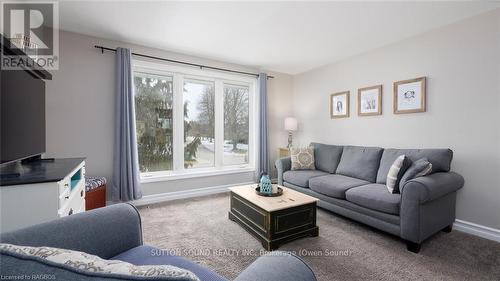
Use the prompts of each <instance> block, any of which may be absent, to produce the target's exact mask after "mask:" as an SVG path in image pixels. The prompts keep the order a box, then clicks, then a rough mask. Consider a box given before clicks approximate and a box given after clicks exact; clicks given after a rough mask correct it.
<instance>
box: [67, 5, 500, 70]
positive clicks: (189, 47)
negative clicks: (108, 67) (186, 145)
mask: <svg viewBox="0 0 500 281" xmlns="http://www.w3.org/2000/svg"><path fill="white" fill-rule="evenodd" d="M499 4H500V2H491V1H480V2H479V1H478V2H449V1H448V2H378V3H376V2H371V1H370V2H206V1H205V2H158V1H156V2H144V1H127V2H119V1H112V2H102V1H100V2H96V1H92V2H90V1H67V2H66V1H65V2H60V6H59V9H60V27H61V29H63V30H68V31H73V32H78V33H83V34H87V35H92V36H96V37H102V38H107V39H112V40H118V41H123V42H129V43H135V44H139V45H144V46H148V47H153V48H159V49H164V50H168V51H173V52H178V53H183V54H188V55H194V56H199V57H203V58H209V59H214V60H219V61H224V62H228V63H236V64H241V65H245V66H249V67H254V68H260V69H265V70H270V71H278V72H283V73H288V74H297V73H301V72H304V71H307V70H310V69H313V68H316V67H319V66H322V65H325V64H329V63H332V62H335V61H338V60H342V59H345V58H347V57H350V56H353V55H356V54H360V53H363V52H366V51H369V50H371V49H374V48H378V47H381V46H384V45H387V44H390V43H393V42H397V41H400V40H403V39H405V38H408V37H411V36H414V35H416V34H419V33H423V32H426V31H428V30H431V29H435V28H438V27H441V26H443V25H446V24H449V23H452V22H456V21H459V20H461V19H464V18H467V17H471V16H474V15H477V14H480V13H483V12H486V11H488V10H492V9H495V8H497V7H499V6H500V5H499Z"/></svg>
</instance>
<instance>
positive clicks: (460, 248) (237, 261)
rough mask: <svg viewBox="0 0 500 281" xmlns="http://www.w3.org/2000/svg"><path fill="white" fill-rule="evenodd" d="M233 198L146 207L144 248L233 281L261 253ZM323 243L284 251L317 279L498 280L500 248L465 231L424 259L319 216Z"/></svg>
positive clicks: (302, 243) (426, 247) (436, 241)
mask: <svg viewBox="0 0 500 281" xmlns="http://www.w3.org/2000/svg"><path fill="white" fill-rule="evenodd" d="M228 209H229V195H228V194H219V195H214V196H207V197H200V198H195V199H183V200H176V201H171V202H166V203H162V204H157V205H151V206H148V207H141V208H140V213H141V215H142V221H143V231H144V240H145V243H146V244H149V245H153V246H157V247H159V248H162V249H169V250H171V251H173V252H174V251H175V253H177V254H180V255H182V256H185V257H188V258H190V259H192V260H194V261H196V262H198V263H200V264H203V265H205V266H207V267H209V268H211V269H213V270H215V271H216V272H217V273H219V274H220V275H222V276H224V277H226V278H228V279H233V278H235V277H236V276H237V275H238V273H239V272H241V271H243V269H244V268H246V267H247V266H248V265H249V264H250V263H252V261H254V260H255V259H256V258H257V257H258V255H260V254H261V251H263V249H262V247H261V244H260V243H259V242H258V241H257V240H256V239H254V238H253V237H252V236H251V235H250V234H248V233H247V232H246V231H245V230H243V229H242V228H241V227H240V226H239V225H237V224H236V223H234V222H232V221H230V220H229V219H228V216H227V212H228ZM318 225H319V237H311V238H303V239H299V240H296V241H294V242H290V243H288V244H285V245H283V246H282V247H280V250H285V251H295V252H296V253H298V254H299V255H301V256H302V257H303V259H304V260H305V261H306V262H307V263H308V264H309V265H310V266H311V267H312V268H313V270H314V272H315V273H316V276H317V277H318V280H321V281H330V280H500V243H495V242H492V241H489V240H486V239H482V238H478V237H475V236H471V235H468V234H465V233H462V232H459V231H452V232H451V233H439V234H437V235H436V236H434V237H432V238H430V239H429V240H428V241H426V243H424V244H423V246H422V250H421V251H420V253H419V254H413V253H411V252H408V251H407V250H406V246H405V244H404V242H402V241H401V240H400V239H399V238H397V237H394V236H391V235H388V234H385V233H383V232H380V231H377V230H375V229H373V228H371V227H368V226H365V225H362V224H360V223H357V222H354V221H351V220H349V219H346V218H343V217H340V216H337V215H334V214H332V213H329V212H327V211H323V210H321V209H320V210H319V211H318Z"/></svg>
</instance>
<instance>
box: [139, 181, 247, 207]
mask: <svg viewBox="0 0 500 281" xmlns="http://www.w3.org/2000/svg"><path fill="white" fill-rule="evenodd" d="M252 183H253V182H245V183H237V184H226V185H219V186H212V187H204V188H196V189H189V190H181V191H174V192H167V193H160V194H154V195H146V196H144V197H142V198H141V199H138V200H134V201H131V202H130V203H132V204H133V205H134V206H144V205H149V204H155V203H161V202H166V201H171V200H177V199H186V198H193V197H200V196H207V195H212V194H218V193H223V192H227V191H228V190H229V188H230V187H233V186H238V185H247V184H252Z"/></svg>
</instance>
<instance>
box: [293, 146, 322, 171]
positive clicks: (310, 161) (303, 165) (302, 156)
mask: <svg viewBox="0 0 500 281" xmlns="http://www.w3.org/2000/svg"><path fill="white" fill-rule="evenodd" d="M290 158H291V161H292V168H291V169H292V170H315V169H316V168H315V166H314V148H313V147H306V148H293V147H292V148H290Z"/></svg>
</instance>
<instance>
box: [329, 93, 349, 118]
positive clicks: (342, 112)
mask: <svg viewBox="0 0 500 281" xmlns="http://www.w3.org/2000/svg"><path fill="white" fill-rule="evenodd" d="M349 96H350V91H344V92H339V93H334V94H331V95H330V118H331V119H336V118H346V117H349V108H350V101H349Z"/></svg>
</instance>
